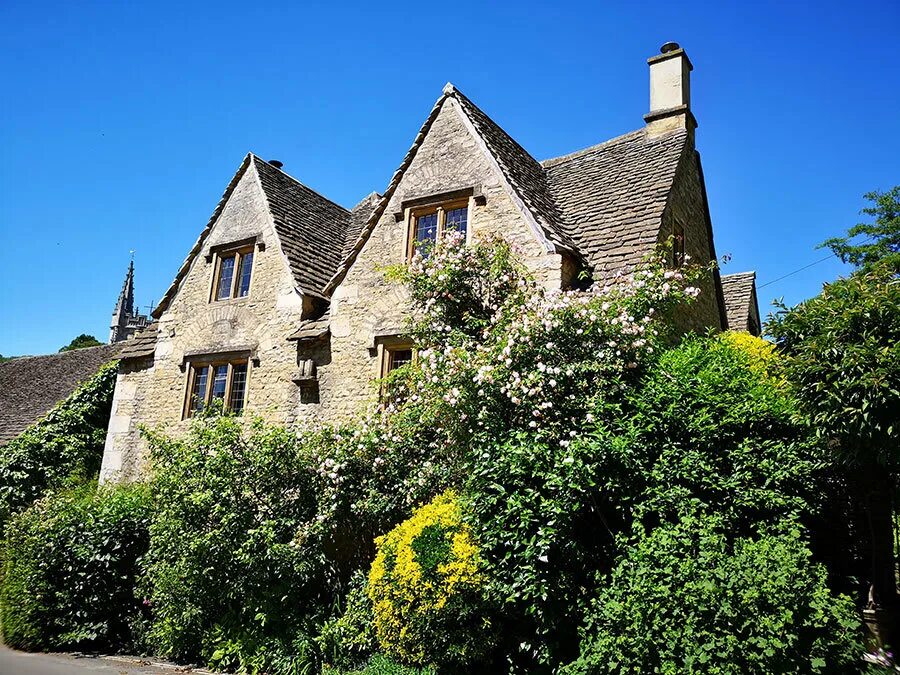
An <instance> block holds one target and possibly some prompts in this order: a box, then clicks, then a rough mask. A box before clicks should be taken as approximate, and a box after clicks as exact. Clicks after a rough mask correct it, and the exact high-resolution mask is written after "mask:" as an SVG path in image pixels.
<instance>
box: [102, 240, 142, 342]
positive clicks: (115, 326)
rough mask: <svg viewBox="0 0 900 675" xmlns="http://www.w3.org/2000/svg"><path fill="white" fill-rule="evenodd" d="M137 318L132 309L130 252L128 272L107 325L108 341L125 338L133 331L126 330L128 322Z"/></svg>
mask: <svg viewBox="0 0 900 675" xmlns="http://www.w3.org/2000/svg"><path fill="white" fill-rule="evenodd" d="M137 318H138V316H137V315H136V314H135V311H134V253H132V255H131V262H130V263H129V264H128V273H127V274H126V275H125V282H124V283H123V284H122V292H121V293H119V300H118V302H116V308H115V310H113V315H112V323H111V324H110V327H109V343H110V344H112V343H114V342H120V341H121V340H125V339H127V338H128V337H129V336H130V335H131V334H132V333H133V332H134V330H133V329H132V330H131V331H129V330H128V328H129V323H133V322H134V320H135V319H137Z"/></svg>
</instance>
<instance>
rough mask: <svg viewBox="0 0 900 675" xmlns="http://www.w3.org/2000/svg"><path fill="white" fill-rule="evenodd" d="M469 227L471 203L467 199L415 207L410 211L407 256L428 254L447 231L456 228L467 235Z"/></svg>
mask: <svg viewBox="0 0 900 675" xmlns="http://www.w3.org/2000/svg"><path fill="white" fill-rule="evenodd" d="M468 227H469V204H468V202H467V201H463V202H451V203H448V204H441V205H439V206H430V207H426V208H421V209H414V210H413V211H411V212H410V224H409V246H408V249H407V256H408V257H409V258H412V257H413V256H414V255H415V254H416V252H418V253H419V254H421V255H428V253H429V252H430V251H431V249H432V248H434V245H435V244H436V243H437V242H438V240H440V238H441V237H443V236H444V235H445V234H446V233H447V232H451V231H453V230H455V231H457V232H461V233H462V234H463V236H465V234H466V231H467V230H468Z"/></svg>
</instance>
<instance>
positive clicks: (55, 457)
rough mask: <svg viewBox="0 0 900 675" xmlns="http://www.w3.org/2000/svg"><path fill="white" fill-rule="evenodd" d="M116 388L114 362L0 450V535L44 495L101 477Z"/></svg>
mask: <svg viewBox="0 0 900 675" xmlns="http://www.w3.org/2000/svg"><path fill="white" fill-rule="evenodd" d="M115 386H116V363H115V362H113V363H110V364H108V365H105V366H103V367H102V368H101V369H100V370H99V372H97V374H96V375H94V376H93V377H91V378H90V379H89V380H87V381H86V382H84V383H82V384H81V385H80V386H79V387H78V388H77V389H76V390H75V391H74V392H73V393H72V395H71V396H69V397H68V398H67V399H65V400H64V401H62V402H60V403H58V404H57V405H56V406H55V407H54V408H53V409H52V410H50V412H48V413H47V414H46V415H45V416H44V417H43V418H42V419H41V420H39V421H38V422H36V423H35V424H33V425H32V426H30V427H29V428H28V429H26V430H25V431H23V432H22V433H21V434H20V435H19V436H17V437H16V438H14V439H13V440H11V441H10V442H9V443H8V444H6V445H5V446H3V447H0V533H2V530H3V524H4V523H5V522H6V520H7V519H8V518H9V516H10V515H11V514H13V513H15V512H16V511H19V510H21V509H23V508H25V507H26V506H28V505H29V504H31V502H33V501H34V500H35V499H37V498H38V497H40V496H41V494H42V493H43V492H44V491H45V490H48V489H50V488H55V487H59V486H61V485H63V484H64V483H66V482H67V481H77V480H79V479H83V478H89V477H93V476H95V475H96V474H97V473H98V472H99V470H100V461H101V459H102V458H103V443H104V441H105V439H106V427H107V424H108V423H109V411H110V406H111V405H112V395H113V390H114V389H115Z"/></svg>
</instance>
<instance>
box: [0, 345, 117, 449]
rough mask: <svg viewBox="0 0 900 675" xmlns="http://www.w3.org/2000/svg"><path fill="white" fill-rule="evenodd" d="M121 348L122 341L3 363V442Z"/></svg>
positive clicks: (0, 438)
mask: <svg viewBox="0 0 900 675" xmlns="http://www.w3.org/2000/svg"><path fill="white" fill-rule="evenodd" d="M120 350H121V343H119V344H113V345H101V346H99V347H87V348H85V349H73V350H71V351H68V352H60V353H59V354H48V355H47V356H20V357H19V358H15V359H13V360H11V361H7V362H6V363H2V364H0V445H3V444H5V443H7V442H9V441H10V440H12V439H13V438H15V437H16V436H18V435H19V434H20V433H22V432H23V431H25V429H27V428H28V427H29V426H31V425H32V424H34V423H35V422H37V421H38V420H39V419H40V418H41V417H43V416H44V415H45V414H46V413H47V412H49V410H50V409H51V408H52V407H53V406H54V405H56V404H57V403H59V402H60V401H62V400H63V399H65V398H67V397H68V396H69V395H71V394H72V392H73V391H75V389H76V388H77V387H78V385H79V384H81V383H82V382H84V381H85V380H87V379H89V378H90V377H91V376H92V375H93V374H94V373H96V372H97V371H98V370H99V369H100V366H102V365H103V364H105V363H109V362H110V361H112V360H114V359H116V358H117V357H118V355H119V351H120Z"/></svg>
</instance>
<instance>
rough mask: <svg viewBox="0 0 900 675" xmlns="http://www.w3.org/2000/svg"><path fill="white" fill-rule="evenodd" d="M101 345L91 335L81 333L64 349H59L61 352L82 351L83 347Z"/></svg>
mask: <svg viewBox="0 0 900 675" xmlns="http://www.w3.org/2000/svg"><path fill="white" fill-rule="evenodd" d="M102 344H103V343H102V342H100V340H98V339H97V338H95V337H94V336H93V335H88V334H87V333H82V334H81V335H79V336H78V337H77V338H75V339H74V340H72V341H71V342H70V343H69V344H67V345H66V346H65V347H62V348H60V350H59V351H61V352H69V351H72V350H73V349H84V348H85V347H99V346H100V345H102Z"/></svg>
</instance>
